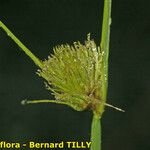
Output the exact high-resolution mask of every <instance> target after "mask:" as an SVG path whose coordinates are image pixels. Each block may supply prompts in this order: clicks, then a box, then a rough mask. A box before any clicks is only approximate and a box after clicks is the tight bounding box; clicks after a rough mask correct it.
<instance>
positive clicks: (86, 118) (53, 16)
mask: <svg viewBox="0 0 150 150" xmlns="http://www.w3.org/2000/svg"><path fill="white" fill-rule="evenodd" d="M149 6H150V1H149V0H113V6H112V26H111V43H110V59H109V90H108V103H110V104H113V105H116V106H118V107H121V108H123V109H124V110H125V111H126V112H125V113H120V112H118V111H115V110H113V109H110V108H106V111H105V113H104V116H103V119H102V128H103V135H102V139H103V142H102V146H103V150H149V149H150V141H149V140H150V117H149V116H150V79H149V77H150V11H149ZM102 11H103V0H32V1H31V0H21V1H20V0H0V20H2V21H3V22H4V23H5V24H6V25H7V26H8V28H9V29H10V30H12V32H13V33H14V34H15V35H16V36H17V37H18V38H19V39H20V40H21V41H22V42H23V43H24V44H25V45H26V46H27V47H28V48H29V49H31V50H32V52H33V53H34V54H35V55H36V56H38V57H39V58H40V59H42V60H44V59H45V58H47V56H48V55H49V54H50V53H52V47H53V46H55V45H58V44H61V43H69V44H71V43H73V42H74V41H77V40H80V41H81V42H84V40H85V39H86V35H87V34H88V33H89V32H90V33H91V36H92V38H93V39H95V41H96V43H97V44H99V42H100V34H101V23H102ZM56 65H57V64H56ZM36 70H37V67H36V66H35V65H34V64H33V62H32V61H31V60H30V59H29V58H28V57H27V56H26V55H25V54H24V53H23V52H22V51H21V50H20V49H19V48H18V46H17V45H16V44H15V43H14V42H13V41H12V40H11V39H10V38H9V37H8V36H7V35H6V34H5V33H4V32H3V31H2V30H1V29H0V141H3V140H4V141H11V142H12V141H14V142H18V141H19V142H28V141H30V140H32V141H39V142H42V141H51V142H53V141H71V140H74V141H86V140H90V127H91V119H92V113H91V112H89V111H85V112H82V113H81V112H76V111H74V110H72V109H71V108H69V107H67V106H62V105H55V104H36V105H27V106H22V105H21V104H20V102H21V100H23V99H46V98H49V99H51V98H53V97H52V96H51V95H50V93H49V91H47V90H46V89H45V87H44V84H43V79H41V78H39V77H38V76H37V75H36V73H35V72H36Z"/></svg>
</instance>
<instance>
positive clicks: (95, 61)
mask: <svg viewBox="0 0 150 150" xmlns="http://www.w3.org/2000/svg"><path fill="white" fill-rule="evenodd" d="M53 50H54V54H51V55H50V56H49V57H48V60H45V61H43V62H42V63H43V66H42V68H41V69H40V70H38V72H37V73H38V75H39V76H41V77H43V78H44V79H45V80H46V81H47V83H46V87H47V88H48V89H49V90H51V91H52V94H53V95H54V96H55V98H56V101H60V102H65V103H66V104H68V105H69V106H71V107H73V108H74V109H75V110H78V111H82V110H85V109H92V110H93V111H95V112H96V111H98V110H97V109H98V106H99V105H98V104H99V103H100V100H101V95H100V93H101V85H102V82H103V81H102V77H101V74H102V73H101V72H102V71H101V70H102V59H103V54H102V52H101V50H100V48H99V47H97V46H96V44H95V42H94V41H93V40H91V39H90V34H89V35H88V38H87V40H86V41H85V44H81V43H80V42H75V43H74V44H73V45H68V44H65V45H60V46H56V47H55V48H54V49H53Z"/></svg>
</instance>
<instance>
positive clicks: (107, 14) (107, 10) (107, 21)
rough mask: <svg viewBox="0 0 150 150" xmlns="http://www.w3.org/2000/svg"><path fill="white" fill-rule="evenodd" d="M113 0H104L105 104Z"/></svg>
mask: <svg viewBox="0 0 150 150" xmlns="http://www.w3.org/2000/svg"><path fill="white" fill-rule="evenodd" d="M111 4H112V1H111V0H104V11H103V24H102V35H101V44H100V47H101V50H102V53H103V73H102V81H103V82H102V97H101V101H102V103H103V104H105V103H106V100H107V87H108V57H109V43H110V25H111ZM104 107H105V105H100V107H99V112H100V117H101V116H102V114H103V112H104Z"/></svg>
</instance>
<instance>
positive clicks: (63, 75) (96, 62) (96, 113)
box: [0, 0, 123, 150]
mask: <svg viewBox="0 0 150 150" xmlns="http://www.w3.org/2000/svg"><path fill="white" fill-rule="evenodd" d="M110 15H111V0H104V14H103V24H102V36H101V43H100V46H96V44H95V42H94V40H91V39H90V34H88V36H87V40H86V41H85V43H84V44H81V43H80V42H74V44H73V45H68V44H66V45H59V46H56V47H55V48H54V49H53V50H54V54H51V56H49V57H48V59H47V60H45V61H41V60H39V59H38V58H37V57H36V56H35V55H34V54H33V53H32V52H31V51H30V50H29V49H28V48H27V47H26V46H25V45H24V44H23V43H22V42H21V41H20V40H19V39H18V38H17V37H16V36H15V35H14V34H13V33H12V32H11V31H10V30H9V29H8V28H7V27H6V26H5V25H4V24H3V23H2V22H1V21H0V27H1V28H3V29H4V31H6V33H7V34H8V36H10V37H11V38H12V39H13V40H14V41H15V42H16V44H18V46H19V47H20V48H21V49H22V50H23V51H24V52H25V53H26V54H27V55H28V56H29V57H30V58H31V59H32V60H33V61H34V63H35V64H36V65H37V66H38V67H39V70H38V71H37V74H38V75H39V76H40V77H42V78H44V79H45V80H46V88H47V89H48V90H50V91H51V92H52V94H53V95H54V96H55V100H32V101H30V100H29V101H28V100H24V101H22V103H23V104H31V103H43V102H46V103H58V104H65V105H68V106H71V107H72V108H73V109H75V110H77V111H83V110H85V109H89V110H92V112H93V121H92V128H91V141H92V146H91V150H101V124H100V119H101V117H102V114H103V112H104V108H105V106H109V107H112V108H115V109H117V110H119V111H123V110H121V109H119V108H117V107H114V106H112V105H110V104H107V103H106V100H107V86H108V56H109V38H110V24H111V16H110ZM56 64H57V65H56Z"/></svg>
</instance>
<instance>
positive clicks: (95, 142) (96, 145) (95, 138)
mask: <svg viewBox="0 0 150 150" xmlns="http://www.w3.org/2000/svg"><path fill="white" fill-rule="evenodd" d="M91 142H92V144H91V150H101V123H100V119H99V118H98V117H96V116H95V115H93V120H92V128H91Z"/></svg>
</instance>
